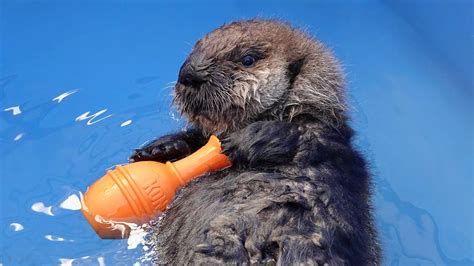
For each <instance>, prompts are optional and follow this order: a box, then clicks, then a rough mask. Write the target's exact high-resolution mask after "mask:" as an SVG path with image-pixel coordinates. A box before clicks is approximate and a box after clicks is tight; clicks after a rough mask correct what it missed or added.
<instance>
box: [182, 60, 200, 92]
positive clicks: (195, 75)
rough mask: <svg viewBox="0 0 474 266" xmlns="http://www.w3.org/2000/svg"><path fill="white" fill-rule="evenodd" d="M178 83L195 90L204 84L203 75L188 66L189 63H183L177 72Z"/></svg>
mask: <svg viewBox="0 0 474 266" xmlns="http://www.w3.org/2000/svg"><path fill="white" fill-rule="evenodd" d="M178 82H179V83H181V84H183V85H185V86H189V87H193V88H195V89H199V88H200V87H201V84H203V83H204V82H205V75H204V74H203V73H201V72H199V71H196V69H195V68H194V67H193V66H192V65H190V64H189V63H184V65H183V66H182V67H181V70H180V71H179V76H178Z"/></svg>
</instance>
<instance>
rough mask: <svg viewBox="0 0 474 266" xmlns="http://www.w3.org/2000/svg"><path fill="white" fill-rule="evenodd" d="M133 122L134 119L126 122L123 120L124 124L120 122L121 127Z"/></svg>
mask: <svg viewBox="0 0 474 266" xmlns="http://www.w3.org/2000/svg"><path fill="white" fill-rule="evenodd" d="M131 123H132V120H127V121H125V122H123V123H122V124H120V127H126V126H128V125H130V124H131Z"/></svg>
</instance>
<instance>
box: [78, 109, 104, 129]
mask: <svg viewBox="0 0 474 266" xmlns="http://www.w3.org/2000/svg"><path fill="white" fill-rule="evenodd" d="M105 112H107V109H102V110H100V111H99V112H97V113H95V114H92V115H89V114H90V112H85V113H83V114H82V115H80V116H78V117H76V121H82V120H86V119H89V120H88V121H87V125H88V126H90V125H93V124H95V123H97V122H100V121H102V120H104V119H106V118H109V117H111V116H112V115H107V116H104V117H102V118H100V119H97V120H94V119H95V118H96V117H98V116H100V115H101V114H103V113H105Z"/></svg>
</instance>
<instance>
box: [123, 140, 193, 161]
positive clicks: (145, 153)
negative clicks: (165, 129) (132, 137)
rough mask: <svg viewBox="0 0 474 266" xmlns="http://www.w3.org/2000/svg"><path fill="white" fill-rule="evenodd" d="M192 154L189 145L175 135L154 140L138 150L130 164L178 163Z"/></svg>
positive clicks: (130, 159) (132, 156)
mask: <svg viewBox="0 0 474 266" xmlns="http://www.w3.org/2000/svg"><path fill="white" fill-rule="evenodd" d="M191 152H192V150H191V148H190V147H189V145H188V143H187V142H186V141H184V140H182V139H180V138H177V137H175V136H173V135H168V136H164V137H161V138H159V139H157V140H154V141H152V142H150V143H148V144H146V145H145V146H144V147H142V148H140V149H136V150H135V151H134V152H133V154H132V155H131V156H130V158H129V161H130V162H138V161H157V162H167V161H176V160H179V159H181V158H184V157H186V156H187V155H189V154H190V153H191Z"/></svg>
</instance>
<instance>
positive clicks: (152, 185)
mask: <svg viewBox="0 0 474 266" xmlns="http://www.w3.org/2000/svg"><path fill="white" fill-rule="evenodd" d="M230 165H231V162H230V161H229V159H228V158H227V156H225V155H224V154H222V153H221V145H220V142H219V140H218V139H217V137H215V136H211V138H210V139H209V142H208V143H207V144H206V145H205V146H203V147H202V148H200V149H199V150H198V151H196V152H195V153H193V154H191V155H189V156H188V157H186V158H184V159H181V160H179V161H176V162H174V163H171V162H166V163H158V162H151V161H145V162H136V163H131V164H128V165H123V166H120V165H118V166H117V167H116V168H115V169H114V170H111V171H108V172H107V174H106V175H104V176H103V177H102V178H101V179H99V180H97V181H96V182H95V183H94V184H93V185H92V186H90V187H89V189H88V190H87V191H86V193H85V194H84V197H83V198H82V210H81V211H82V213H83V214H84V216H85V217H86V219H87V221H88V222H89V223H90V224H91V225H92V227H93V228H94V230H95V231H96V233H97V234H98V235H99V236H100V237H101V238H127V237H128V235H129V233H130V227H129V225H127V224H128V223H133V224H143V223H146V222H148V221H150V220H151V219H152V218H153V217H156V215H158V214H160V213H161V212H162V211H164V210H165V209H166V207H167V205H168V204H169V203H170V202H171V200H173V197H174V195H175V193H176V191H177V190H178V189H179V188H180V187H182V186H184V185H185V184H186V183H188V182H189V181H191V180H192V179H193V178H195V177H198V176H201V175H203V174H206V173H208V172H211V171H216V170H220V169H223V168H226V167H229V166H230Z"/></svg>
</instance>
